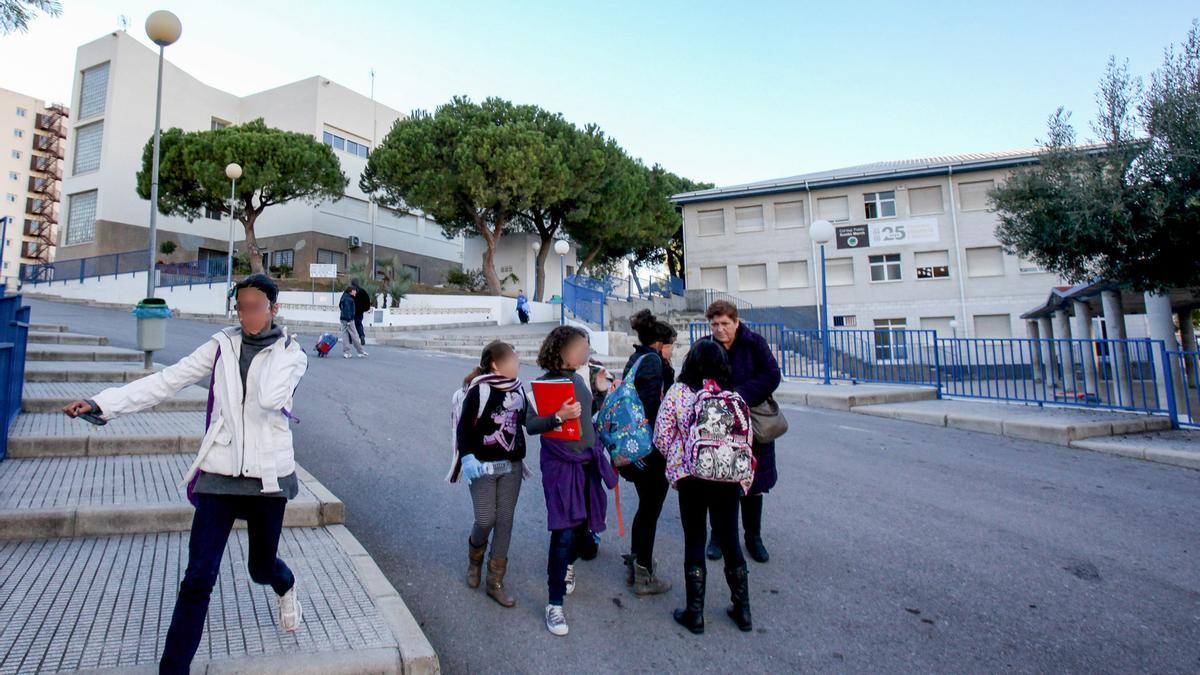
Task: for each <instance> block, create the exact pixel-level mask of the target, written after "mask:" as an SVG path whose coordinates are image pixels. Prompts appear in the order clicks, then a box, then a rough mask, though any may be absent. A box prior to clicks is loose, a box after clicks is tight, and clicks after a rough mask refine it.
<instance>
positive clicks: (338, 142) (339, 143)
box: [333, 136, 346, 150]
mask: <svg viewBox="0 0 1200 675" xmlns="http://www.w3.org/2000/svg"><path fill="white" fill-rule="evenodd" d="M333 149H334V150H345V149H346V139H344V138H342V137H341V136H334V137H333Z"/></svg>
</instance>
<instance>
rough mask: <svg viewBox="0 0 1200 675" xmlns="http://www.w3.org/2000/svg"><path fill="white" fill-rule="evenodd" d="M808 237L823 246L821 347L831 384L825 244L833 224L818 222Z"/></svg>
mask: <svg viewBox="0 0 1200 675" xmlns="http://www.w3.org/2000/svg"><path fill="white" fill-rule="evenodd" d="M808 236H809V237H811V238H812V240H813V241H815V242H816V243H818V244H820V245H821V345H822V348H823V350H824V353H825V384H829V356H830V349H829V284H828V283H827V279H826V275H825V244H828V243H829V242H830V241H831V240H832V239H833V236H834V230H833V223H830V222H829V221H828V220H818V221H816V222H815V223H813V224H812V227H810V228H809V229H808Z"/></svg>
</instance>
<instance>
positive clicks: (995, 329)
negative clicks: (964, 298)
mask: <svg viewBox="0 0 1200 675" xmlns="http://www.w3.org/2000/svg"><path fill="white" fill-rule="evenodd" d="M830 318H831V319H832V321H831V325H832V326H833V327H834V328H858V327H859V325H858V317H857V316H855V315H854V314H840V315H839V314H835V315H833V316H832V317H830ZM954 320H955V319H954V317H952V316H923V317H920V319H918V324H917V326H914V327H912V328H917V329H920V330H935V331H937V334H938V337H956V336H958V328H957V327H953V324H952V323H951V322H952V321H954ZM971 324H972V327H973V328H974V330H973V331H972V333H971V335H972V336H973V337H977V338H1011V337H1012V336H1013V335H1012V316H1011V315H1009V314H976V315H974V316H972V317H971ZM873 327H874V329H875V330H876V331H879V332H881V333H882V332H889V333H895V332H898V331H905V330H908V329H909V328H910V326H909V325H908V320H907V319H902V318H900V319H874V320H873ZM880 337H881V336H880V335H876V343H877V344H878V343H879V341H880ZM888 337H890V336H888ZM885 339H886V338H885ZM890 342H892V343H896V342H902V340H890Z"/></svg>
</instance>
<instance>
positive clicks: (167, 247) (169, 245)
mask: <svg viewBox="0 0 1200 675" xmlns="http://www.w3.org/2000/svg"><path fill="white" fill-rule="evenodd" d="M176 248H178V247H177V246H176V245H175V242H173V241H171V240H170V239H168V240H166V241H164V242H162V243H161V244H159V245H158V252H159V253H161V254H163V255H171V254H172V253H174V252H175V249H176Z"/></svg>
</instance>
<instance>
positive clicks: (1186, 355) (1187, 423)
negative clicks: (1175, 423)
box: [1167, 351, 1200, 428]
mask: <svg viewBox="0 0 1200 675" xmlns="http://www.w3.org/2000/svg"><path fill="white" fill-rule="evenodd" d="M1167 358H1168V359H1172V360H1174V361H1175V363H1177V364H1178V366H1179V374H1180V376H1182V377H1183V382H1182V383H1181V385H1182V386H1180V387H1176V388H1175V391H1180V390H1182V394H1183V396H1182V397H1181V400H1180V401H1179V402H1178V404H1177V406H1176V410H1177V416H1178V419H1179V426H1181V427H1192V428H1200V352H1187V351H1168V352H1167ZM1172 393H1174V392H1172Z"/></svg>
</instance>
